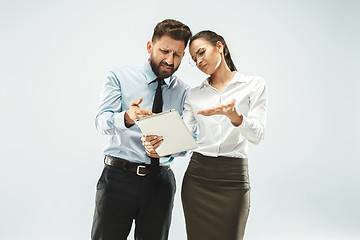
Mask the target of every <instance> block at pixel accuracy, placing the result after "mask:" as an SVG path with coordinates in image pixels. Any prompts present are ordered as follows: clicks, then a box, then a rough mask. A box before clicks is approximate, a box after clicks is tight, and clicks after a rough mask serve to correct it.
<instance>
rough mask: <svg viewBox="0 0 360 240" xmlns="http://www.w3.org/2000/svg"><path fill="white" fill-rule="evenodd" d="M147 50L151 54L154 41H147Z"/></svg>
mask: <svg viewBox="0 0 360 240" xmlns="http://www.w3.org/2000/svg"><path fill="white" fill-rule="evenodd" d="M146 50H147V52H148V54H151V50H152V42H151V41H148V42H147V44H146Z"/></svg>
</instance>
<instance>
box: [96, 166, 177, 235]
mask: <svg viewBox="0 0 360 240" xmlns="http://www.w3.org/2000/svg"><path fill="white" fill-rule="evenodd" d="M175 189H176V183H175V178H174V174H173V172H172V170H170V169H169V170H166V171H161V172H160V174H159V176H158V178H157V179H156V180H154V179H151V178H150V175H147V176H145V177H141V176H138V175H136V173H133V172H125V171H124V170H122V169H119V168H116V167H113V166H109V165H105V167H104V170H103V172H102V174H101V177H100V179H99V181H98V184H97V192H96V203H95V205H96V206H95V213H94V219H93V225H92V231H91V239H93V240H115V239H116V240H126V239H127V237H128V235H129V232H130V230H131V226H132V223H133V221H134V220H135V239H136V240H166V239H168V233H169V228H170V223H171V214H172V209H173V201H174V195H175Z"/></svg>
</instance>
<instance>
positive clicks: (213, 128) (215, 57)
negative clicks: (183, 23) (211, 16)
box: [181, 31, 267, 240]
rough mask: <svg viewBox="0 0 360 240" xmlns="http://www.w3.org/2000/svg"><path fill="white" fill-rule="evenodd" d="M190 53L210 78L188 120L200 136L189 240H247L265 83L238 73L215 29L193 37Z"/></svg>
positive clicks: (188, 212) (188, 205)
mask: <svg viewBox="0 0 360 240" xmlns="http://www.w3.org/2000/svg"><path fill="white" fill-rule="evenodd" d="M189 50H190V55H191V57H192V60H193V61H194V62H195V64H196V66H197V67H198V68H199V69H200V70H201V71H202V72H204V73H205V74H207V75H209V77H208V78H207V79H206V80H205V81H204V82H203V83H202V84H201V85H200V86H199V87H195V88H193V89H191V90H190V91H189V93H188V95H187V99H186V101H185V107H184V113H183V114H184V115H183V116H184V121H185V123H186V125H187V126H188V128H189V130H190V131H191V132H196V133H197V134H198V139H197V143H198V148H197V149H195V150H194V152H193V154H192V156H191V160H190V163H189V166H188V168H187V170H186V173H185V175H184V179H183V185H182V193H181V196H182V203H183V209H184V214H185V222H186V231H187V236H188V239H189V240H203V239H204V240H205V239H206V240H212V239H213V240H219V239H224V240H235V239H236V240H239V239H243V236H244V231H245V225H246V222H247V218H248V214H249V207H250V201H249V197H250V196H249V194H250V184H249V176H248V161H247V154H248V146H247V142H248V141H250V142H252V143H255V144H257V143H259V142H260V140H261V139H262V138H263V135H264V128H265V118H266V101H267V100H266V84H265V81H264V80H263V79H262V78H260V77H257V76H244V75H242V74H240V73H238V72H237V70H236V68H235V65H234V63H233V61H232V60H231V56H230V52H229V49H228V47H227V45H226V43H225V40H224V39H223V37H221V36H220V35H218V34H216V33H214V32H212V31H202V32H199V33H198V34H196V35H195V36H193V37H192V38H191V39H190V45H189Z"/></svg>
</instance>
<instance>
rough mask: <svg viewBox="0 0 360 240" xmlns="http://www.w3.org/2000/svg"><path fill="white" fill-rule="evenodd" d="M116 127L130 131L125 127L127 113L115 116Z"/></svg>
mask: <svg viewBox="0 0 360 240" xmlns="http://www.w3.org/2000/svg"><path fill="white" fill-rule="evenodd" d="M114 126H115V128H117V129H121V130H125V129H128V128H127V127H126V126H125V111H124V112H119V113H117V114H114Z"/></svg>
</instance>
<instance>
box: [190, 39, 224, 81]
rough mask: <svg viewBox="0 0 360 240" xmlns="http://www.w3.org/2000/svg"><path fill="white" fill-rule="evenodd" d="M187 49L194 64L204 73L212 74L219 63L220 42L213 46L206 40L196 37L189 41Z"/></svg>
mask: <svg viewBox="0 0 360 240" xmlns="http://www.w3.org/2000/svg"><path fill="white" fill-rule="evenodd" d="M189 51H190V55H191V58H192V59H193V61H194V62H195V63H196V66H197V67H198V68H199V69H200V70H201V71H202V72H204V73H205V74H208V75H211V74H213V73H214V72H215V71H216V70H217V68H218V67H219V65H220V62H221V54H220V53H221V52H222V44H217V46H213V45H212V44H211V43H210V42H208V41H207V40H205V39H203V38H198V39H196V40H194V41H192V42H191V45H190V46H189Z"/></svg>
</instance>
